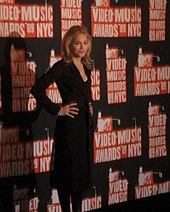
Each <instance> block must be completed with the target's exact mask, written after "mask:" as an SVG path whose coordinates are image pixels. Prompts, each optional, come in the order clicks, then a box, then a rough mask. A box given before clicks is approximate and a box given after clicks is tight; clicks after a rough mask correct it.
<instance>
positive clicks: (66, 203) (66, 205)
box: [57, 190, 70, 212]
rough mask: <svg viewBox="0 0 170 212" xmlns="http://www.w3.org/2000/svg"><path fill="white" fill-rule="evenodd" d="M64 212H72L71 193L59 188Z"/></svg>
mask: <svg viewBox="0 0 170 212" xmlns="http://www.w3.org/2000/svg"><path fill="white" fill-rule="evenodd" d="M57 191H58V197H59V200H60V205H61V209H62V211H63V212H70V193H69V192H67V191H63V190H57Z"/></svg>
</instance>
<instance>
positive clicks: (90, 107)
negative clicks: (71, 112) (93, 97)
mask: <svg viewBox="0 0 170 212" xmlns="http://www.w3.org/2000/svg"><path fill="white" fill-rule="evenodd" d="M89 112H90V115H91V116H93V106H92V103H91V102H89Z"/></svg>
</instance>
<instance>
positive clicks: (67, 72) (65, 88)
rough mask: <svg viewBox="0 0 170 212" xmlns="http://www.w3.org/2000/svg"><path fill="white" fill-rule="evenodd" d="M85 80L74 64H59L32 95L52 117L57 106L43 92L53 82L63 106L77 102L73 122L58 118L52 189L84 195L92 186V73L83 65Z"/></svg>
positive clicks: (59, 62) (61, 117)
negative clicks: (90, 105) (76, 112)
mask: <svg viewBox="0 0 170 212" xmlns="http://www.w3.org/2000/svg"><path fill="white" fill-rule="evenodd" d="M84 69H85V73H86V75H87V77H88V80H87V81H86V82H84V81H83V79H82V77H81V75H80V73H79V70H78V69H77V68H76V66H75V65H74V63H73V62H72V63H70V64H66V63H65V62H64V61H63V60H60V61H58V62H57V63H55V64H54V65H53V67H52V68H51V69H50V70H49V71H48V72H47V73H45V74H44V75H43V76H42V77H41V78H40V79H39V80H38V82H37V83H36V84H35V85H34V86H33V87H32V89H31V93H32V94H33V95H34V96H35V98H36V99H37V100H38V101H39V102H40V103H41V104H42V106H43V107H44V108H45V109H46V110H47V111H48V112H49V113H50V114H52V115H57V113H58V111H59V109H60V106H59V105H58V104H55V103H53V102H51V100H50V99H49V98H48V97H47V96H46V92H45V90H46V88H47V87H49V86H50V85H51V84H52V83H53V82H55V83H56V84H57V86H58V89H59V91H60V95H61V98H62V104H63V105H64V104H67V103H71V102H76V103H77V105H78V108H79V113H78V115H76V116H75V118H70V117H69V116H58V117H57V119H56V126H55V133H54V141H55V157H54V168H53V171H52V172H51V173H52V174H51V186H52V187H53V188H58V189H63V190H66V191H70V192H72V191H83V190H85V189H87V188H88V186H89V184H91V182H90V179H91V165H92V157H93V156H92V155H93V154H92V146H93V145H92V141H93V127H92V117H91V116H90V114H89V101H91V87H90V86H91V78H90V76H91V75H90V74H91V70H89V69H88V68H87V67H86V66H85V65H84Z"/></svg>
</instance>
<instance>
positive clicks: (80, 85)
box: [69, 62, 89, 96]
mask: <svg viewBox="0 0 170 212" xmlns="http://www.w3.org/2000/svg"><path fill="white" fill-rule="evenodd" d="M84 69H85V73H86V75H87V78H88V80H89V76H88V73H87V72H88V70H87V67H85V65H84ZM69 71H70V72H71V73H72V75H73V78H74V79H75V82H74V83H75V84H76V85H77V88H78V89H79V90H80V91H81V93H82V94H83V95H84V96H86V95H87V94H86V88H85V82H84V81H83V79H82V77H81V75H80V72H79V70H78V69H77V67H76V66H75V65H74V63H73V62H72V63H71V64H69Z"/></svg>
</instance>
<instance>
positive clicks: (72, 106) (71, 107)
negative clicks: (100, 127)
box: [58, 103, 79, 118]
mask: <svg viewBox="0 0 170 212" xmlns="http://www.w3.org/2000/svg"><path fill="white" fill-rule="evenodd" d="M78 111H79V109H78V107H77V103H69V104H67V105H64V106H61V108H60V110H59V112H58V116H69V117H71V118H74V117H75V115H77V114H78Z"/></svg>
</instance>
